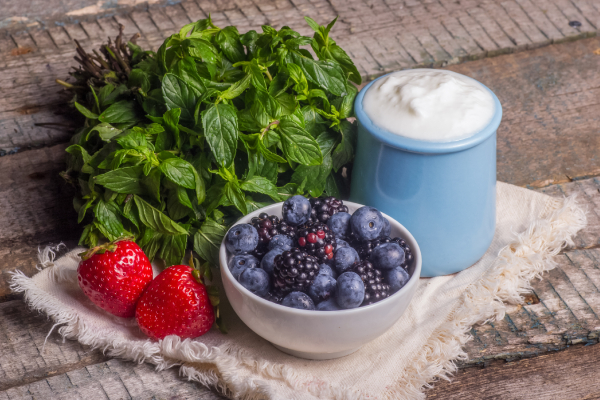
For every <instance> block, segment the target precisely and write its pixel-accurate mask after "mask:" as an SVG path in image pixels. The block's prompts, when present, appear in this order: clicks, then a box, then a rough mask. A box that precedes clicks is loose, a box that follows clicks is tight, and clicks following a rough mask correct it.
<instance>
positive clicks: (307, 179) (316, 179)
mask: <svg viewBox="0 0 600 400" xmlns="http://www.w3.org/2000/svg"><path fill="white" fill-rule="evenodd" d="M331 164H332V162H331V156H330V155H329V154H327V155H325V157H323V163H322V164H321V165H315V166H305V165H300V166H299V167H298V168H297V169H296V171H294V174H293V175H292V180H291V181H292V183H296V184H298V185H301V184H302V183H303V182H304V190H306V191H308V193H309V194H310V195H311V196H312V197H319V196H321V194H323V190H325V184H326V181H327V177H328V176H329V175H330V173H331Z"/></svg>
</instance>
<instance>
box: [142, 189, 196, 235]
mask: <svg viewBox="0 0 600 400" xmlns="http://www.w3.org/2000/svg"><path fill="white" fill-rule="evenodd" d="M133 198H134V200H135V205H136V206H137V209H138V212H139V215H140V221H141V222H142V223H143V224H144V225H146V226H147V227H149V228H152V229H153V230H154V231H156V232H158V233H162V234H165V235H182V234H183V235H186V234H187V233H188V232H187V230H186V229H184V228H183V227H182V226H181V225H179V224H178V223H176V222H174V221H173V220H172V219H171V218H169V217H167V216H166V215H165V214H163V213H162V212H160V211H159V210H157V209H156V208H154V207H152V206H151V205H150V204H148V203H147V202H146V201H144V200H143V199H142V198H141V197H139V196H133Z"/></svg>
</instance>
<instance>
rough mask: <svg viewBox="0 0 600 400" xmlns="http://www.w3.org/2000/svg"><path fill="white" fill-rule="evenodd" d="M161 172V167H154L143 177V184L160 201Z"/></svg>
mask: <svg viewBox="0 0 600 400" xmlns="http://www.w3.org/2000/svg"><path fill="white" fill-rule="evenodd" d="M161 176H162V175H161V172H160V169H159V168H152V169H151V170H150V173H148V175H147V176H145V177H144V178H142V185H143V186H144V187H145V188H146V190H147V191H148V193H150V195H151V196H154V198H155V199H156V200H157V201H159V202H160V178H161Z"/></svg>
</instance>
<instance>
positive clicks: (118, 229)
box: [94, 199, 125, 241]
mask: <svg viewBox="0 0 600 400" xmlns="http://www.w3.org/2000/svg"><path fill="white" fill-rule="evenodd" d="M94 215H95V216H96V220H97V224H96V227H97V228H98V229H100V231H101V232H102V233H103V234H104V235H105V236H106V237H107V238H108V239H109V240H111V241H112V240H116V239H118V238H120V237H121V236H123V235H124V234H125V230H124V229H123V224H122V223H121V219H120V218H119V208H118V207H117V206H116V204H115V203H113V202H105V201H104V200H102V199H100V200H98V203H96V207H94Z"/></svg>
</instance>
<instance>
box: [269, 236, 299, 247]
mask: <svg viewBox="0 0 600 400" xmlns="http://www.w3.org/2000/svg"><path fill="white" fill-rule="evenodd" d="M276 247H281V248H282V249H283V250H291V249H292V247H294V240H293V239H292V238H291V237H289V236H287V235H275V236H273V238H272V239H271V241H270V242H269V250H273V249H274V248H276Z"/></svg>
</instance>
